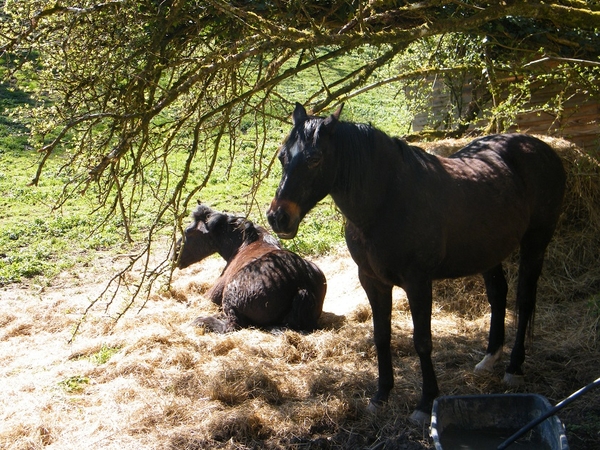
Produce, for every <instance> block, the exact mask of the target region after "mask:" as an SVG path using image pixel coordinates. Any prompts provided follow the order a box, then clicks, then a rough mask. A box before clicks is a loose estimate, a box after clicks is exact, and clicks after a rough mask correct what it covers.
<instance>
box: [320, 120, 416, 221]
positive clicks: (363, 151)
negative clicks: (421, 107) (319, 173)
mask: <svg viewBox="0 0 600 450" xmlns="http://www.w3.org/2000/svg"><path fill="white" fill-rule="evenodd" d="M372 132H373V133H374V136H373V137H372V138H371V139H373V140H374V141H375V145H373V143H372V142H370V140H369V139H368V136H367V135H364V136H362V137H361V138H362V139H363V140H364V141H363V142H361V143H360V145H346V144H345V143H344V142H343V141H342V144H341V145H339V146H338V147H337V151H338V152H339V154H338V161H339V165H338V172H337V174H336V181H335V183H334V187H333V188H332V190H331V193H330V194H331V197H332V198H333V200H334V202H335V203H336V205H337V206H338V208H340V210H341V212H342V213H343V214H344V216H345V217H346V218H347V219H348V220H350V221H351V222H353V223H354V224H355V225H358V226H359V227H360V226H361V223H363V222H364V221H368V220H371V218H372V217H373V215H374V214H375V212H376V211H377V210H378V209H379V207H380V204H381V203H383V202H385V197H386V192H387V191H388V189H389V188H390V185H391V184H392V183H396V184H397V183H400V182H402V174H401V172H402V170H403V164H402V162H403V156H404V155H403V151H401V150H400V149H399V148H398V147H397V146H398V144H397V143H396V142H395V140H394V139H392V138H390V137H389V136H387V135H385V134H384V133H383V132H381V131H379V130H373V131H372ZM344 147H346V148H344ZM365 226H366V224H365Z"/></svg>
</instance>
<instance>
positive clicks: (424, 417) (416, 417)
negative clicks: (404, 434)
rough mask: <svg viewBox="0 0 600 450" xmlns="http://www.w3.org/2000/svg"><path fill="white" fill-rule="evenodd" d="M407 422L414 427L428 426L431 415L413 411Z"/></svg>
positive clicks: (416, 410)
mask: <svg viewBox="0 0 600 450" xmlns="http://www.w3.org/2000/svg"><path fill="white" fill-rule="evenodd" d="M409 420H410V421H411V422H412V423H414V424H415V425H429V423H430V422H431V415H429V414H427V413H425V412H423V411H419V410H418V409H415V410H414V411H413V413H412V414H411V415H410V417H409Z"/></svg>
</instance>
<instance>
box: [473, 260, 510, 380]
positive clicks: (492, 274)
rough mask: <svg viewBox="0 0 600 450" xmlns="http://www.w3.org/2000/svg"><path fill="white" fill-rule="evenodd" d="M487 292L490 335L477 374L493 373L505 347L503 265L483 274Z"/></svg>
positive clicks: (476, 369)
mask: <svg viewBox="0 0 600 450" xmlns="http://www.w3.org/2000/svg"><path fill="white" fill-rule="evenodd" d="M483 280H484V281H485V290H486V292H487V297H488V301H489V303H490V307H491V311H492V313H491V320H490V335H489V339H488V347H487V350H486V352H485V357H484V358H483V359H482V360H481V362H480V363H479V364H477V365H476V366H475V372H491V371H492V369H493V368H494V364H495V363H496V361H498V360H499V359H500V357H501V356H502V346H503V345H504V317H505V314H506V295H507V294H508V285H507V284H506V278H505V277H504V270H503V269H502V264H498V265H497V266H496V267H494V268H492V269H490V270H488V271H487V272H484V273H483Z"/></svg>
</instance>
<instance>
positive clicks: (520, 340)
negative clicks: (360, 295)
mask: <svg viewBox="0 0 600 450" xmlns="http://www.w3.org/2000/svg"><path fill="white" fill-rule="evenodd" d="M341 109H342V107H340V108H339V109H338V110H337V111H336V112H335V113H334V114H332V115H331V116H329V117H327V118H323V117H316V116H309V115H307V113H306V110H305V109H304V107H303V106H302V105H300V104H298V103H297V104H296V108H295V110H294V113H293V122H294V127H293V128H292V131H291V133H290V134H289V136H288V137H287V139H286V141H285V142H284V143H283V145H282V147H281V149H280V153H279V159H280V161H281V164H282V166H283V175H282V179H281V182H280V184H279V187H278V188H277V192H276V194H275V198H274V199H273V201H272V203H271V206H270V208H269V211H268V212H267V217H268V220H269V223H270V224H271V226H272V227H273V230H274V231H275V232H276V233H277V234H278V235H279V236H280V237H281V238H293V237H294V236H295V235H296V232H297V230H298V226H299V224H300V221H301V220H302V218H303V217H304V216H305V215H306V213H307V212H308V211H309V210H310V209H311V208H312V207H313V206H315V204H316V203H317V202H318V201H320V200H321V199H323V198H324V197H325V196H326V195H327V194H330V195H331V197H332V198H333V200H334V201H335V203H336V205H337V206H338V207H339V209H340V210H341V211H342V213H343V214H344V216H345V218H346V227H345V236H346V243H347V245H348V249H349V251H350V254H351V255H352V258H353V259H354V261H355V262H356V264H357V265H358V274H359V279H360V282H361V284H362V286H363V288H364V290H365V291H366V294H367V297H368V298H369V303H370V304H371V309H372V311H373V328H374V340H375V345H376V348H377V359H378V366H379V382H378V390H377V393H376V394H375V396H374V397H373V398H372V399H371V407H377V406H379V405H381V404H382V403H383V402H385V401H387V399H388V395H389V393H390V390H391V389H392V387H393V385H394V379H393V370H392V357H391V351H390V337H391V308H392V288H393V286H400V287H401V288H402V289H404V291H405V292H406V295H407V297H408V303H409V306H410V310H411V314H412V319H413V324H414V331H413V333H414V334H413V339H414V345H415V349H416V351H417V353H418V355H419V358H420V362H421V371H422V376H423V391H422V396H421V400H420V402H419V404H418V406H417V409H416V410H415V411H414V413H413V414H412V416H411V418H412V419H413V420H414V421H417V422H425V421H427V420H428V419H429V415H430V412H431V406H432V403H433V400H434V398H435V397H436V396H437V395H438V393H439V390H438V384H437V380H436V376H435V372H434V368H433V363H432V360H431V351H432V344H431V310H432V280H435V279H442V278H454V277H461V276H465V275H470V274H475V273H481V274H483V278H484V281H485V286H486V291H487V295H488V299H489V303H490V305H491V324H490V333H489V342H488V347H487V350H486V356H485V358H484V359H483V360H482V361H481V362H480V363H479V364H478V365H477V366H476V369H477V370H491V368H492V366H493V364H494V363H495V362H496V361H497V360H498V359H499V358H500V356H501V353H502V346H503V344H504V317H505V309H506V295H507V290H508V288H507V283H506V279H505V277H504V273H503V269H502V261H503V260H504V259H505V258H506V257H507V256H508V255H509V254H510V253H511V252H512V251H513V250H514V249H515V248H517V247H520V257H521V261H520V266H519V281H518V288H517V309H518V325H517V334H516V339H515V345H514V347H513V350H512V353H511V357H510V363H509V365H508V367H507V369H506V376H505V381H507V382H508V383H511V384H516V383H522V382H523V381H522V376H523V372H522V370H521V365H522V364H523V361H524V359H525V346H524V341H525V336H526V331H527V327H528V323H529V321H530V319H531V318H532V315H533V312H534V309H535V298H536V288H537V280H538V278H539V276H540V273H541V270H542V263H543V259H544V253H545V250H546V247H547V245H548V243H549V242H550V239H551V238H552V234H553V233H554V228H555V227H556V223H557V221H558V217H559V215H560V209H561V203H562V199H563V194H564V190H565V178H566V176H565V171H564V169H563V166H562V162H561V160H560V158H559V157H558V156H557V155H556V153H555V152H554V151H553V150H552V149H551V148H550V147H549V146H548V145H546V144H545V143H544V142H542V141H540V140H539V139H536V138H534V137H531V136H526V135H520V134H512V135H494V136H488V137H484V138H481V139H477V140H475V141H473V142H472V143H471V144H469V145H468V146H466V147H465V148H463V149H462V150H460V151H459V152H457V153H455V154H454V155H452V156H450V157H449V158H442V157H438V156H434V155H430V154H428V153H425V152H424V151H422V150H420V149H418V148H417V147H411V146H409V145H407V144H406V143H405V142H404V141H402V140H400V139H395V138H390V137H389V136H387V135H386V134H384V133H383V132H381V131H379V130H377V129H376V128H373V127H371V126H369V125H363V124H354V123H348V122H341V121H340V120H339V116H340V113H341Z"/></svg>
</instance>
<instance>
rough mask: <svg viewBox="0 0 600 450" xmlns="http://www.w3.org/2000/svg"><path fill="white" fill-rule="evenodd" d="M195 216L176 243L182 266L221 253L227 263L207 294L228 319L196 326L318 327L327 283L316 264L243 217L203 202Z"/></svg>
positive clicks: (222, 328) (223, 328) (220, 328)
mask: <svg viewBox="0 0 600 450" xmlns="http://www.w3.org/2000/svg"><path fill="white" fill-rule="evenodd" d="M192 217H193V222H192V223H191V225H190V226H188V227H187V229H186V230H185V234H184V237H183V238H182V240H180V241H179V243H178V245H177V251H176V254H175V259H176V260H177V267H179V268H180V269H183V268H185V267H188V266H189V265H190V264H193V263H195V262H198V261H201V260H202V259H204V258H206V257H207V256H209V255H212V254H213V253H216V252H218V253H219V254H220V255H221V256H222V257H223V258H224V259H225V260H226V261H227V265H226V266H225V269H224V270H223V273H222V274H221V276H220V277H219V279H218V280H217V282H216V283H215V285H214V286H213V287H212V288H211V289H210V290H209V291H208V293H207V296H208V297H209V298H210V299H211V300H212V301H213V302H214V303H216V304H218V305H221V307H222V309H223V313H224V315H225V319H224V320H220V319H217V318H215V317H199V318H197V319H196V320H195V321H194V324H195V325H198V326H206V327H207V328H210V329H213V330H214V331H218V332H221V333H224V332H227V331H232V330H235V329H237V328H240V327H248V326H257V327H269V326H285V327H289V328H292V329H295V330H304V331H311V330H314V329H315V328H316V327H317V320H318V319H319V317H320V315H321V311H322V308H323V299H324V298H325V291H326V290H327V283H326V281H325V276H324V275H323V273H322V272H321V271H320V270H319V268H318V267H317V266H316V265H314V264H313V263H311V262H309V261H306V260H304V259H302V258H301V257H300V256H298V255H296V254H295V253H292V252H290V251H288V250H283V249H281V247H280V246H279V243H278V242H277V240H276V239H275V238H274V237H273V236H271V235H270V234H269V233H268V232H267V231H266V230H265V229H264V228H262V227H258V226H255V225H254V224H253V223H252V222H250V221H249V220H246V219H244V218H243V217H235V216H231V215H228V214H222V213H220V212H217V211H214V210H212V209H211V208H209V207H208V206H205V205H201V204H199V205H198V207H197V208H196V210H195V211H194V213H193V215H192ZM182 243H183V245H182Z"/></svg>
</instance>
